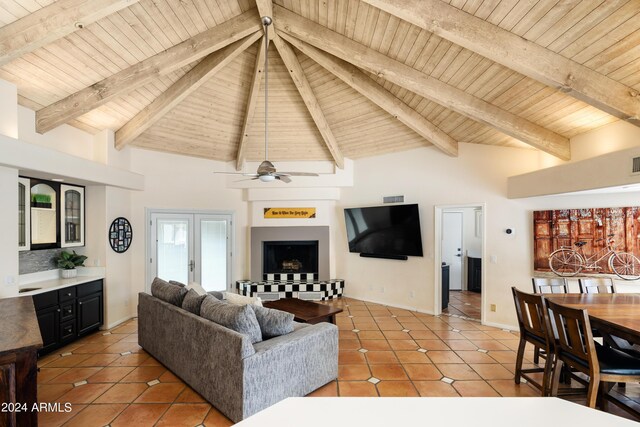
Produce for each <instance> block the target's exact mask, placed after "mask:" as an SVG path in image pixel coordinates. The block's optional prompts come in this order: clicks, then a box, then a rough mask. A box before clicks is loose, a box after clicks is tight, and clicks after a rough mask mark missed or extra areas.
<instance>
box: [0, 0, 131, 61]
mask: <svg viewBox="0 0 640 427" xmlns="http://www.w3.org/2000/svg"><path fill="white" fill-rule="evenodd" d="M137 2H138V0H58V1H56V2H55V3H52V4H50V5H49V6H45V7H43V8H42V9H39V10H37V11H35V12H33V13H31V14H29V15H26V16H25V17H24V18H20V19H18V20H17V21H14V22H12V23H10V24H8V25H5V26H4V27H2V28H0V66H3V65H5V64H7V63H8V62H11V61H12V60H14V59H16V58H18V57H20V56H22V55H25V54H27V53H29V52H33V51H34V50H36V49H38V48H40V47H43V46H45V45H47V44H49V43H52V42H54V41H56V40H58V39H61V38H63V37H65V36H68V35H69V34H71V33H73V32H74V31H77V30H79V29H81V28H83V27H85V26H87V25H89V24H91V23H93V22H95V21H97V20H99V19H101V18H104V17H105V16H108V15H111V14H112V13H115V12H117V11H119V10H121V9H124V8H126V7H129V6H131V5H132V4H135V3H137Z"/></svg>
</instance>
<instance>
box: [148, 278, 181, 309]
mask: <svg viewBox="0 0 640 427" xmlns="http://www.w3.org/2000/svg"><path fill="white" fill-rule="evenodd" d="M186 294H187V290H186V289H185V288H183V287H180V286H178V285H172V284H171V283H169V282H166V281H164V280H162V279H161V278H159V277H156V278H155V279H153V282H152V283H151V295H153V296H154V297H156V298H158V299H160V300H162V301H164V302H168V303H169V304H173V305H175V306H176V307H182V300H183V299H184V296H185V295H186Z"/></svg>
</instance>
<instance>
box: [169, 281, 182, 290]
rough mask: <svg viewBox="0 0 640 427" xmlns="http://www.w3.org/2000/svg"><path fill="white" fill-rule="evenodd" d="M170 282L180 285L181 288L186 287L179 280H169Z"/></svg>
mask: <svg viewBox="0 0 640 427" xmlns="http://www.w3.org/2000/svg"><path fill="white" fill-rule="evenodd" d="M169 283H171V284H172V285H176V286H180V287H181V288H184V287H185V285H184V283H182V282H178V281H177V280H169Z"/></svg>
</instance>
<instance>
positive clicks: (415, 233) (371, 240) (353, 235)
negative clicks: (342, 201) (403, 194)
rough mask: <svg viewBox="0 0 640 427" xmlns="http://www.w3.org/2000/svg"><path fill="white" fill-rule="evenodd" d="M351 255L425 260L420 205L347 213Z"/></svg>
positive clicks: (376, 207) (369, 208) (374, 208)
mask: <svg viewBox="0 0 640 427" xmlns="http://www.w3.org/2000/svg"><path fill="white" fill-rule="evenodd" d="M344 219H345V223H346V225H347V240H348V241H349V252H355V253H360V254H361V256H380V257H383V258H385V257H406V256H422V237H421V234H420V215H419V213H418V205H416V204H413V205H391V206H373V207H364V208H351V209H345V210H344Z"/></svg>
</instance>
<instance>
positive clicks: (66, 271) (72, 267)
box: [54, 251, 87, 279]
mask: <svg viewBox="0 0 640 427" xmlns="http://www.w3.org/2000/svg"><path fill="white" fill-rule="evenodd" d="M86 259H87V257H86V256H84V255H78V254H77V253H76V251H73V253H71V252H67V251H62V252H60V255H58V256H57V257H55V258H54V261H55V262H56V264H57V265H58V268H60V269H61V270H60V274H61V276H62V278H63V279H70V278H72V277H76V276H77V275H78V270H76V267H84V261H85V260H86Z"/></svg>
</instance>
